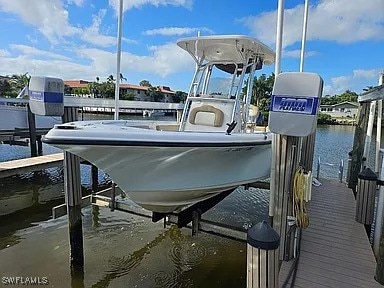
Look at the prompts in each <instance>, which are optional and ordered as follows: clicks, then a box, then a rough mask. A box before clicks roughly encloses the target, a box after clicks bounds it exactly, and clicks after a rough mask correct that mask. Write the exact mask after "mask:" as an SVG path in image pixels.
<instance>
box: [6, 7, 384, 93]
mask: <svg viewBox="0 0 384 288" xmlns="http://www.w3.org/2000/svg"><path fill="white" fill-rule="evenodd" d="M277 2H278V1H277V0H275V1H272V0H242V1H240V0H124V14H123V26H122V27H123V28H122V56H121V57H122V58H121V73H122V74H123V75H124V77H126V78H127V82H128V83H130V84H138V83H139V82H140V81H141V80H148V81H149V82H150V83H151V84H152V85H154V86H155V85H164V86H169V87H171V89H173V90H175V91H176V90H182V91H188V89H189V85H190V81H191V79H192V74H193V71H194V67H195V66H194V63H193V60H192V58H191V57H190V55H189V54H187V53H186V52H185V51H183V50H182V49H181V48H179V47H178V46H177V45H176V41H177V39H179V38H184V37H190V36H196V35H197V33H198V32H199V31H200V35H220V34H226V35H227V34H228V35H229V34H236V35H238V34H240V35H248V36H251V37H255V38H257V39H259V40H261V41H262V42H264V43H265V44H267V45H268V46H269V47H271V48H272V49H274V50H275V45H276V44H275V42H276V40H275V39H276V19H277ZM118 3H119V1H118V0H97V1H92V0H0V75H12V74H24V73H26V72H28V74H29V75H31V76H51V77H58V78H62V79H64V80H69V79H83V80H90V81H95V79H96V77H99V78H100V80H102V81H104V80H106V78H107V77H108V75H110V74H113V75H116V50H117V40H116V35H117V13H118ZM309 5H310V6H309V16H308V34H307V42H306V48H307V49H306V57H305V62H304V71H306V72H314V73H318V74H319V75H320V76H321V77H322V78H323V79H324V92H323V94H324V95H327V94H329V95H334V94H340V93H343V92H344V91H346V90H347V89H350V90H352V91H355V92H357V93H358V94H359V93H361V92H363V89H364V88H366V87H367V86H376V85H377V83H378V79H379V75H380V73H381V72H383V71H384V13H383V11H384V0H317V1H315V0H309ZM284 8H285V11H284V12H285V13H284V35H283V53H282V61H281V70H282V71H284V72H288V71H299V65H300V48H301V35H302V23H303V14H304V0H302V1H297V0H285V7H284ZM273 71H274V66H273V65H272V66H268V67H264V68H263V70H260V71H258V72H257V75H260V74H262V73H265V74H267V75H269V74H271V73H272V72H273Z"/></svg>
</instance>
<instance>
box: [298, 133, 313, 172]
mask: <svg viewBox="0 0 384 288" xmlns="http://www.w3.org/2000/svg"><path fill="white" fill-rule="evenodd" d="M315 140H316V132H314V133H312V134H310V135H308V136H306V137H304V138H303V145H302V148H301V165H302V167H303V168H304V170H305V172H309V171H312V166H313V155H314V151H315Z"/></svg>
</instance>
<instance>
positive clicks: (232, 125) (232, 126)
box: [227, 121, 237, 135]
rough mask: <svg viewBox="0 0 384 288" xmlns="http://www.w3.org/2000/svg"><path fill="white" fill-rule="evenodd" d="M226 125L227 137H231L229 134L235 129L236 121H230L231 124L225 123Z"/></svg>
mask: <svg viewBox="0 0 384 288" xmlns="http://www.w3.org/2000/svg"><path fill="white" fill-rule="evenodd" d="M227 125H228V128H227V135H231V132H232V131H233V129H235V127H236V125H237V122H236V121H232V123H231V124H229V123H227Z"/></svg>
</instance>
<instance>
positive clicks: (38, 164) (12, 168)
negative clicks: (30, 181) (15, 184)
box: [0, 153, 64, 178]
mask: <svg viewBox="0 0 384 288" xmlns="http://www.w3.org/2000/svg"><path fill="white" fill-rule="evenodd" d="M63 160H64V154H63V153H56V154H50V155H45V156H38V157H31V158H24V159H18V160H12V161H5V162H0V178H4V177H8V176H12V175H16V174H22V173H28V172H32V171H37V170H41V169H47V168H52V167H57V166H59V165H62V163H63Z"/></svg>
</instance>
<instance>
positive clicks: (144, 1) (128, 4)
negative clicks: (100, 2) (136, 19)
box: [109, 0, 193, 11]
mask: <svg viewBox="0 0 384 288" xmlns="http://www.w3.org/2000/svg"><path fill="white" fill-rule="evenodd" d="M192 2H193V0H124V1H123V11H127V10H130V9H132V8H140V7H142V6H144V5H148V4H149V5H153V6H156V7H159V6H167V5H171V6H181V7H185V8H187V9H190V8H191V7H192ZM109 5H110V6H112V7H114V8H115V10H116V11H118V10H119V0H109Z"/></svg>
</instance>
